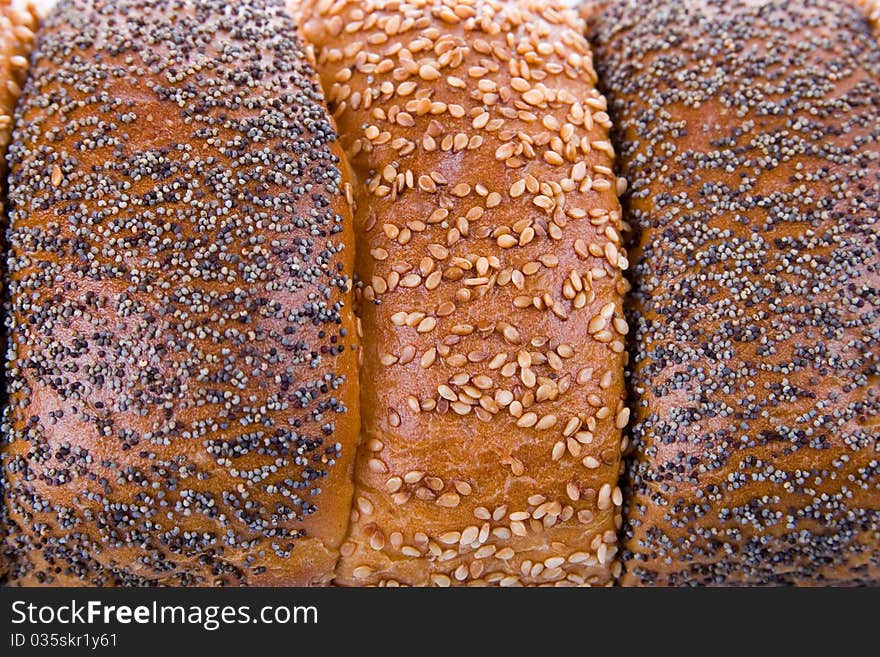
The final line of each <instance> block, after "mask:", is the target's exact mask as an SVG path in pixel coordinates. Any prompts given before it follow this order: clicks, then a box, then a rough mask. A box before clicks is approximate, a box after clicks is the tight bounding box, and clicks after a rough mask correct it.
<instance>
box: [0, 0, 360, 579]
mask: <svg viewBox="0 0 880 657" xmlns="http://www.w3.org/2000/svg"><path fill="white" fill-rule="evenodd" d="M33 66H34V68H33V71H32V75H31V77H30V78H29V81H28V83H27V85H26V88H25V91H24V94H23V96H22V99H21V107H20V117H21V121H19V122H18V124H17V127H16V133H15V136H14V141H13V144H12V146H11V148H10V163H11V175H10V181H11V182H10V221H11V229H10V233H9V234H10V247H11V254H10V259H9V262H10V296H11V305H12V312H11V337H10V346H9V359H8V361H9V363H8V364H9V380H10V383H9V391H10V406H9V408H8V409H7V415H6V421H5V427H4V443H5V444H4V445H3V450H2V459H0V473H2V483H3V486H4V488H5V489H6V490H5V497H6V500H5V501H6V505H5V510H4V517H3V521H4V524H5V525H6V527H7V529H8V535H7V537H6V542H5V547H4V552H6V553H7V554H9V555H11V556H13V557H14V558H15V560H16V561H15V563H14V564H13V566H12V570H11V579H12V581H13V582H14V583H16V584H24V585H31V584H56V585H58V584H71V585H72V584H78V585H82V584H90V585H114V584H124V585H148V584H149V585H152V584H184V585H215V584H250V585H256V584H285V585H291V584H311V583H326V582H327V581H328V580H329V579H330V578H331V576H332V572H333V568H334V566H335V562H336V560H337V558H338V548H339V545H340V543H341V541H342V539H343V536H344V533H345V529H346V526H347V521H348V515H349V509H350V504H351V495H352V490H353V486H352V461H353V455H354V451H355V445H356V443H357V436H358V427H359V417H358V400H357V387H356V385H355V382H356V377H357V353H356V351H355V350H354V348H355V346H356V339H355V337H356V336H355V333H356V327H355V323H354V316H353V309H352V303H351V302H352V299H351V297H352V293H351V279H350V278H349V276H350V274H351V273H352V271H353V264H354V263H353V258H354V256H353V249H352V248H350V246H351V244H352V243H353V241H354V236H353V232H352V222H351V209H350V205H349V203H348V202H347V201H346V199H345V195H344V188H345V186H347V183H346V182H345V178H344V176H343V175H342V173H341V172H340V165H339V160H340V156H341V151H340V149H339V147H338V146H337V145H336V144H335V143H333V141H334V139H335V133H334V131H333V126H332V124H331V121H330V119H329V117H328V116H327V113H326V110H325V108H324V105H323V98H322V96H321V94H320V89H319V87H318V84H317V81H316V79H315V78H314V75H313V70H312V69H311V67H310V66H309V65H308V64H307V62H306V57H305V54H304V52H303V49H302V45H301V42H300V41H299V40H298V37H296V34H295V26H294V25H293V23H292V22H291V21H290V19H289V17H288V16H287V15H286V12H285V10H284V7H283V4H282V3H281V1H280V0H249V1H248V2H246V3H238V4H236V5H235V6H234V8H233V6H232V5H230V4H229V3H227V2H226V1H225V0H115V1H114V2H112V3H106V2H99V1H97V0H69V1H65V2H62V3H61V4H60V5H59V6H58V7H57V8H56V10H55V11H54V12H53V13H52V15H51V16H50V17H49V18H48V19H47V20H46V22H45V24H44V29H43V31H42V32H41V35H40V39H39V47H38V51H37V52H36V53H35V57H34V64H33ZM322 489H323V490H322Z"/></svg>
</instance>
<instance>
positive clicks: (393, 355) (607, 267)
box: [303, 0, 629, 586]
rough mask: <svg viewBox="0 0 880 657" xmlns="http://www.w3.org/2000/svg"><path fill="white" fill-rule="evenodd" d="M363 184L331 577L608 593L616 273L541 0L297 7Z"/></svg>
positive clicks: (559, 11) (576, 109) (596, 146)
mask: <svg viewBox="0 0 880 657" xmlns="http://www.w3.org/2000/svg"><path fill="white" fill-rule="evenodd" d="M304 4H305V8H304V9H303V11H304V15H303V21H304V22H305V28H304V31H303V33H304V36H305V38H306V39H307V40H308V41H309V42H310V43H313V44H314V48H315V53H316V59H317V62H318V70H319V73H320V75H321V77H322V80H323V82H324V89H325V92H326V93H327V99H328V103H329V105H330V107H331V110H332V112H333V113H334V116H335V117H336V118H337V121H338V124H339V129H340V134H341V135H342V138H341V141H342V143H343V145H344V147H345V150H346V152H347V153H348V155H349V157H350V161H351V164H352V166H353V168H354V170H355V172H356V174H357V177H358V179H359V182H360V187H359V188H358V190H357V192H356V202H357V212H356V223H357V228H358V236H357V239H358V264H357V272H358V275H359V276H360V286H359V287H358V288H357V294H358V298H359V315H360V318H361V321H362V329H363V343H364V359H363V367H362V370H361V401H362V408H363V417H364V421H363V426H364V431H363V436H362V445H361V449H360V451H359V457H358V465H357V491H356V495H355V505H354V510H353V513H352V528H351V533H350V536H349V539H348V541H347V542H346V543H345V545H343V548H342V555H343V557H342V560H341V563H340V567H339V569H338V576H337V581H338V582H339V583H342V584H348V585H352V584H355V585H357V584H382V585H396V584H410V585H427V584H434V585H439V586H448V585H450V584H453V585H487V584H488V585H504V586H514V585H520V584H523V585H525V584H528V585H541V584H543V585H552V584H557V585H565V584H568V585H571V584H608V583H610V582H611V580H612V575H613V573H614V572H615V568H614V564H615V558H614V556H615V553H616V551H617V547H616V533H617V529H618V527H619V525H620V522H621V518H620V504H621V494H620V490H619V489H618V488H617V477H618V470H619V467H620V447H621V444H620V443H621V427H622V426H624V425H625V424H626V422H627V419H628V414H629V411H628V409H626V408H625V407H624V404H623V364H624V358H625V353H624V352H625V347H624V340H625V337H624V336H625V335H626V333H627V327H626V322H625V321H624V319H623V315H622V309H621V299H622V295H623V294H624V293H625V291H626V289H627V284H626V282H625V280H624V278H623V275H622V270H623V269H625V268H626V267H627V261H626V256H625V254H624V252H623V247H622V245H621V229H622V223H621V217H620V209H619V205H618V201H617V190H618V184H619V183H618V180H617V179H616V177H615V175H614V173H613V159H614V152H613V149H612V147H611V144H610V142H609V141H608V128H609V125H610V123H609V119H608V115H607V113H606V111H605V109H606V107H605V99H604V98H603V97H602V95H601V94H600V93H599V92H598V91H597V90H596V88H595V80H596V76H595V72H594V69H593V64H592V57H591V54H590V49H589V47H588V45H587V43H586V41H585V39H584V38H583V36H582V28H583V26H582V23H581V22H580V21H579V20H578V19H577V18H576V17H575V15H574V14H573V13H572V12H571V11H570V10H569V9H567V8H566V7H565V6H563V4H562V3H560V2H557V1H555V0H551V1H549V2H545V1H542V2H537V1H531V0H504V1H499V0H474V1H469V0H461V1H449V0H446V1H441V0H421V1H408V2H402V1H400V0H387V1H386V0H366V1H363V2H360V1H359V2H347V1H345V0H339V1H336V2H333V1H323V0H322V1H320V2H309V1H307V2H305V3H304Z"/></svg>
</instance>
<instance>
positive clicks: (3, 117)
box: [0, 0, 37, 207]
mask: <svg viewBox="0 0 880 657" xmlns="http://www.w3.org/2000/svg"><path fill="white" fill-rule="evenodd" d="M36 28H37V12H36V10H35V9H33V8H32V7H30V6H27V7H20V6H18V4H17V3H16V4H13V2H12V0H0V154H2V153H5V152H6V147H7V146H8V145H9V137H10V135H11V134H12V123H13V121H12V113H13V110H14V109H15V103H16V101H17V100H18V97H19V95H20V94H21V85H22V84H23V83H24V78H25V75H26V73H27V69H28V53H29V52H30V50H31V47H32V46H33V41H34V31H35V30H36ZM5 175H6V159H5V158H3V157H0V176H3V177H5ZM0 207H2V206H0Z"/></svg>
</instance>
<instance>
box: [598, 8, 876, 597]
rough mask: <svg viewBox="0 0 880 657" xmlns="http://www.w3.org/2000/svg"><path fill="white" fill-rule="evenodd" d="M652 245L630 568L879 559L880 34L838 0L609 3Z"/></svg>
mask: <svg viewBox="0 0 880 657" xmlns="http://www.w3.org/2000/svg"><path fill="white" fill-rule="evenodd" d="M593 37H594V45H595V47H596V57H597V62H598V63H599V64H598V68H599V73H600V78H601V82H602V85H603V86H604V88H605V89H607V90H608V94H609V105H610V110H609V112H610V114H611V116H612V120H614V121H615V123H616V125H617V127H618V131H617V135H616V136H617V139H618V141H617V142H616V143H617V144H618V145H619V152H620V166H621V170H622V172H623V174H624V175H625V176H626V177H627V179H628V180H629V183H630V193H629V196H628V199H627V201H626V203H625V208H626V210H627V211H628V215H627V217H628V220H629V221H630V222H631V223H632V225H633V228H634V230H635V231H636V234H637V235H638V237H637V239H636V241H635V243H634V246H633V249H632V250H631V252H630V258H631V261H632V263H633V269H632V279H633V285H634V290H633V295H632V301H633V304H632V305H633V308H632V318H633V321H632V322H631V324H632V325H633V330H634V340H633V347H632V349H633V361H634V362H633V365H634V370H633V386H632V387H633V393H634V396H635V400H634V403H635V413H634V415H635V422H634V427H633V429H632V435H633V438H634V445H635V448H636V454H635V458H633V459H632V461H631V465H630V467H629V472H628V480H629V490H628V494H627V495H626V499H627V502H626V509H625V514H626V517H627V520H626V525H625V529H624V533H623V540H624V543H625V545H624V547H625V551H624V557H625V560H626V573H625V575H624V577H623V583H624V584H628V585H635V584H642V585H650V584H657V585H685V584H689V585H693V584H752V585H756V584H866V583H877V582H880V550H878V545H880V464H878V442H877V437H878V428H880V418H878V411H880V380H878V372H880V370H878V366H880V360H878V354H880V333H878V326H880V317H878V311H880V297H878V290H880V254H878V223H877V222H878V210H880V208H878V206H880V159H878V152H880V144H878V140H880V51H878V45H877V42H876V40H875V39H874V38H873V37H872V35H871V33H870V31H869V29H868V23H867V21H866V20H865V18H864V16H863V14H862V13H861V10H860V9H859V8H858V7H857V6H856V5H855V4H854V3H848V2H841V1H834V0H811V1H809V2H807V1H806V0H790V1H781V0H761V1H744V0H725V1H723V2H722V1H697V0H653V1H651V2H645V1H644V0H631V1H616V2H609V3H605V6H604V8H602V9H600V11H599V12H598V13H597V14H596V15H594V17H593Z"/></svg>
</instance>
